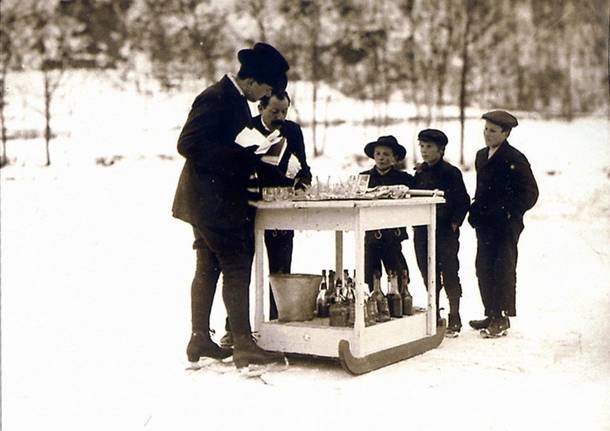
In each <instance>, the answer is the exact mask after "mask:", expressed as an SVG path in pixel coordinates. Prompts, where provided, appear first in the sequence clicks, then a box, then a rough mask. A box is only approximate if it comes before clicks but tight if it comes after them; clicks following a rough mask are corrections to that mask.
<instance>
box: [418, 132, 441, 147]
mask: <svg viewBox="0 0 610 431" xmlns="http://www.w3.org/2000/svg"><path fill="white" fill-rule="evenodd" d="M417 139H419V140H420V141H426V142H433V143H435V144H436V145H442V146H445V145H447V142H449V139H447V135H445V134H444V133H443V132H442V131H440V130H438V129H424V130H422V131H421V132H419V134H418V135H417Z"/></svg>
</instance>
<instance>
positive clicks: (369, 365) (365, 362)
mask: <svg viewBox="0 0 610 431" xmlns="http://www.w3.org/2000/svg"><path fill="white" fill-rule="evenodd" d="M445 328H446V325H445V320H444V319H443V320H442V324H441V325H440V326H438V327H437V328H436V334H435V335H432V336H430V337H425V338H421V339H419V340H416V341H411V342H410V343H406V344H403V345H401V346H396V347H390V348H389V349H386V350H381V351H379V352H375V353H371V354H370V355H366V356H363V357H361V358H356V357H354V356H353V355H352V352H351V351H350V349H349V341H346V340H341V341H339V362H341V367H343V369H344V370H345V371H347V372H348V373H350V374H353V375H355V376H357V375H360V374H364V373H368V372H369V371H373V370H377V369H379V368H382V367H385V366H386V365H390V364H394V363H396V362H400V361H403V360H405V359H409V358H412V357H413V356H417V355H421V354H422V353H425V352H427V351H428V350H432V349H436V348H437V347H438V346H439V345H440V344H441V342H442V341H443V337H444V336H445Z"/></svg>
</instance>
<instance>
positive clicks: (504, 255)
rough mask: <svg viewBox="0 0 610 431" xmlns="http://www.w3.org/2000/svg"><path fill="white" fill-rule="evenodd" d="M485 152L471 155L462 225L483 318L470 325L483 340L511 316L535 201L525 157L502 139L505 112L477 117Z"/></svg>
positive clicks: (507, 123) (507, 127) (502, 330)
mask: <svg viewBox="0 0 610 431" xmlns="http://www.w3.org/2000/svg"><path fill="white" fill-rule="evenodd" d="M483 119H484V120H485V128H484V131H483V136H484V138H485V145H486V148H483V149H481V150H479V151H478V152H477V156H476V161H475V167H476V171H477V188H476V192H475V196H474V202H473V203H472V206H471V208H470V215H469V217H468V222H469V223H470V224H471V225H472V227H474V228H475V230H476V235H477V256H476V262H475V264H476V271H477V278H478V280H479V290H480V292H481V299H482V301H483V306H484V307H485V316H486V317H485V318H484V319H482V320H472V321H470V322H469V323H470V326H472V327H473V328H474V329H478V330H481V335H483V336H484V337H488V338H489V337H499V336H502V335H506V331H507V329H508V328H509V327H510V322H509V320H508V317H509V316H515V315H516V308H515V290H516V266H517V243H518V242H519V236H520V235H521V232H522V231H523V215H524V214H525V212H526V211H527V210H529V209H530V208H532V207H533V206H534V204H535V203H536V201H537V200H538V185H537V184H536V180H535V178H534V175H533V173H532V169H531V167H530V164H529V162H528V160H527V158H526V157H525V156H524V155H523V154H522V153H521V152H520V151H518V150H517V149H516V148H514V147H512V146H511V145H510V144H509V143H508V141H507V140H506V139H507V138H508V136H509V135H510V132H511V130H512V129H513V128H514V127H516V126H517V124H518V122H517V119H516V118H515V117H514V116H513V115H511V114H509V113H508V112H506V111H490V112H487V113H485V114H483Z"/></svg>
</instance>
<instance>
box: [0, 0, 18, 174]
mask: <svg viewBox="0 0 610 431" xmlns="http://www.w3.org/2000/svg"><path fill="white" fill-rule="evenodd" d="M18 32H19V29H18V26H17V3H16V2H14V1H10V0H9V1H8V2H3V5H2V14H1V15H0V137H1V139H2V154H1V155H0V167H3V166H5V165H6V164H8V157H7V151H6V142H7V139H8V137H7V126H6V114H5V107H6V104H7V97H6V79H7V76H8V73H9V70H10V67H11V65H12V62H13V60H14V59H15V50H16V46H15V45H16V38H17V35H18Z"/></svg>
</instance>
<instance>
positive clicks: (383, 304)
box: [371, 271, 390, 322]
mask: <svg viewBox="0 0 610 431" xmlns="http://www.w3.org/2000/svg"><path fill="white" fill-rule="evenodd" d="M371 296H372V297H373V298H374V299H375V302H376V303H377V313H378V314H377V321H378V322H387V321H388V320H390V309H389V307H388V300H387V298H386V297H385V295H384V294H383V292H382V291H381V273H380V272H379V271H375V274H374V275H373V293H372V294H371Z"/></svg>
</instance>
